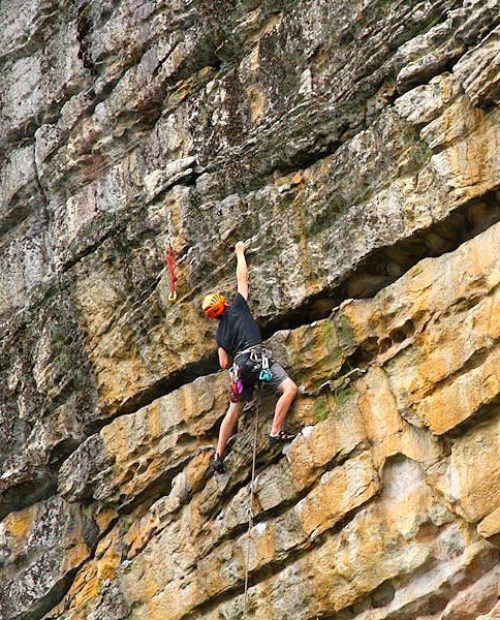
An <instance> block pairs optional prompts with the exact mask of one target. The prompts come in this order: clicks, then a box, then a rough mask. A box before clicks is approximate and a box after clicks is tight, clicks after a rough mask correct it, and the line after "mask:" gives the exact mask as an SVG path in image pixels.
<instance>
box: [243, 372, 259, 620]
mask: <svg viewBox="0 0 500 620" xmlns="http://www.w3.org/2000/svg"><path fill="white" fill-rule="evenodd" d="M261 393H262V383H260V382H259V388H258V392H257V402H256V405H255V422H254V434H253V454H252V482H251V484H250V503H249V506H248V532H247V561H246V566H245V615H244V618H245V620H247V618H248V615H247V613H248V612H247V610H248V573H249V571H248V566H249V563H250V536H251V533H252V529H253V517H254V514H253V495H254V486H255V462H256V459H257V433H258V430H259V409H260V401H261Z"/></svg>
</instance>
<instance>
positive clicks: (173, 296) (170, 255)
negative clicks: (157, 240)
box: [163, 245, 178, 302]
mask: <svg viewBox="0 0 500 620" xmlns="http://www.w3.org/2000/svg"><path fill="white" fill-rule="evenodd" d="M163 262H164V263H165V265H167V267H168V271H169V274H170V292H169V294H168V301H170V302H174V301H176V300H177V293H176V290H175V283H176V282H177V280H178V278H177V276H176V275H175V255H174V248H173V247H172V245H170V246H169V248H168V250H167V251H166V252H165V256H164V257H163Z"/></svg>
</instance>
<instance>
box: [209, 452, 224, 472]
mask: <svg viewBox="0 0 500 620" xmlns="http://www.w3.org/2000/svg"><path fill="white" fill-rule="evenodd" d="M212 469H213V470H214V471H215V472H217V473H218V474H223V473H224V472H225V471H226V468H225V467H224V462H223V459H222V458H221V457H220V456H219V454H218V453H217V452H216V453H215V456H214V460H213V461H212Z"/></svg>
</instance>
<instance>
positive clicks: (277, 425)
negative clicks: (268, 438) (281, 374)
mask: <svg viewBox="0 0 500 620" xmlns="http://www.w3.org/2000/svg"><path fill="white" fill-rule="evenodd" d="M278 390H279V391H280V392H281V396H280V397H279V400H278V402H277V403H276V409H275V412H274V419H273V425H272V427H271V435H277V434H278V433H279V432H280V430H281V427H282V426H283V422H284V421H285V417H286V414H287V413H288V410H289V409H290V405H291V404H292V403H293V399H294V398H295V396H296V395H297V391H298V388H297V384H296V383H295V382H294V381H292V379H290V377H287V378H286V379H285V380H284V381H282V382H281V383H280V384H279V386H278Z"/></svg>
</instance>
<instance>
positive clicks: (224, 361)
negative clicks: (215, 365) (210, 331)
mask: <svg viewBox="0 0 500 620" xmlns="http://www.w3.org/2000/svg"><path fill="white" fill-rule="evenodd" d="M218 353H219V364H220V367H221V368H229V366H231V360H230V359H229V355H228V354H227V351H226V349H223V348H222V347H219V349H218Z"/></svg>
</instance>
